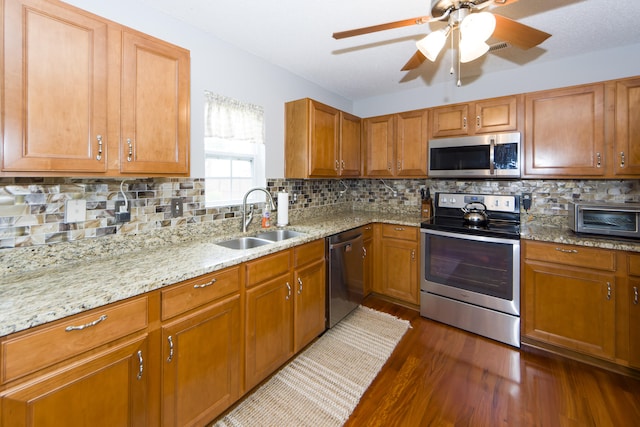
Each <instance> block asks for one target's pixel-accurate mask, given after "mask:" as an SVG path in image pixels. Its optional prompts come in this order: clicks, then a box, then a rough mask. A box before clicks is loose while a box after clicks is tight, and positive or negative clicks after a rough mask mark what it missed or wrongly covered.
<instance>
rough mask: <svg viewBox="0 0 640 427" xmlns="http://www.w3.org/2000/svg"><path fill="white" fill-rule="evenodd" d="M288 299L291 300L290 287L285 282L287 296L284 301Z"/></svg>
mask: <svg viewBox="0 0 640 427" xmlns="http://www.w3.org/2000/svg"><path fill="white" fill-rule="evenodd" d="M289 298H291V285H290V284H289V282H287V296H286V297H285V298H284V299H286V300H288V299H289Z"/></svg>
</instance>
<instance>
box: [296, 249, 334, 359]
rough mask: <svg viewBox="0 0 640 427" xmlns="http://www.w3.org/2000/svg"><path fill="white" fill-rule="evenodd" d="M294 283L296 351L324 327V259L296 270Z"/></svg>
mask: <svg viewBox="0 0 640 427" xmlns="http://www.w3.org/2000/svg"><path fill="white" fill-rule="evenodd" d="M294 285H295V286H294V288H295V304H294V311H295V314H294V323H293V328H294V351H295V352H296V353H297V352H298V351H300V350H301V349H302V348H303V347H304V346H305V345H307V344H309V343H310V342H311V341H313V340H314V339H315V338H316V337H317V336H318V335H320V334H321V333H322V332H323V331H324V329H325V298H326V289H325V263H324V260H322V261H320V262H316V263H314V264H311V265H309V266H307V267H305V268H303V269H300V270H297V271H296V272H295V274H294Z"/></svg>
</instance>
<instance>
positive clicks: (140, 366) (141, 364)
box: [137, 350, 144, 380]
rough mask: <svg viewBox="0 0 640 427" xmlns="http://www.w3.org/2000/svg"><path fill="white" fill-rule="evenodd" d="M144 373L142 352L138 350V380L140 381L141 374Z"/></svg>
mask: <svg viewBox="0 0 640 427" xmlns="http://www.w3.org/2000/svg"><path fill="white" fill-rule="evenodd" d="M143 372H144V359H143V358H142V350H138V377H137V378H138V380H141V379H142V373H143Z"/></svg>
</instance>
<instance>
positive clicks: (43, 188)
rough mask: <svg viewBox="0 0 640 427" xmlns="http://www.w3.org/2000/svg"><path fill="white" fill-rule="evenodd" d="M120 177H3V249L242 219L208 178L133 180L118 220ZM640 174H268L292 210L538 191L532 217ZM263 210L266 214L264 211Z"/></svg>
mask: <svg viewBox="0 0 640 427" xmlns="http://www.w3.org/2000/svg"><path fill="white" fill-rule="evenodd" d="M121 182H122V180H120V179H73V178H0V249H11V248H17V247H28V246H37V245H48V244H52V243H57V242H68V241H77V240H83V239H91V238H99V237H103V236H109V235H115V234H118V235H127V234H129V235H134V234H142V233H145V232H147V231H151V230H158V229H162V228H175V227H181V226H185V225H187V224H198V223H213V222H215V221H220V220H228V219H237V221H238V225H239V224H240V219H239V217H240V215H241V214H240V209H241V207H240V206H239V205H234V206H222V207H205V196H204V180H202V179H193V178H147V179H127V180H125V181H124V184H123V185H122V187H123V191H124V193H125V194H126V196H127V198H128V199H129V203H130V205H131V221H130V222H127V223H122V224H119V223H116V218H115V201H116V200H118V199H122V195H121V194H120V185H121ZM639 183H640V181H638V180H617V181H613V180H512V181H509V180H494V181H490V180H486V181H485V180H441V179H427V180H425V179H401V180H391V179H388V180H384V181H382V180H379V179H343V180H335V179H312V180H288V179H268V180H267V187H268V189H269V191H270V192H271V194H272V195H273V196H274V197H275V195H276V193H277V192H279V191H286V192H288V193H289V200H290V202H291V204H290V207H289V208H290V215H291V218H295V215H296V214H300V213H301V212H302V211H303V210H305V211H307V210H309V209H310V208H321V207H325V208H326V207H327V206H329V207H330V206H332V205H341V206H342V205H345V204H346V205H348V206H349V207H351V208H353V209H359V210H382V211H394V212H399V211H402V212H408V213H412V212H415V213H416V214H418V212H419V202H420V191H419V190H420V188H423V187H425V186H428V187H429V188H430V189H431V192H432V193H435V192H441V191H449V192H477V193H482V194H516V195H519V194H521V193H523V192H525V193H532V194H533V206H532V209H531V210H530V211H529V212H528V213H529V215H553V216H558V217H563V216H564V217H566V215H567V207H568V203H569V202H570V201H572V200H576V199H582V200H598V201H616V202H630V201H632V202H640V185H639ZM172 198H180V199H181V200H182V202H183V208H184V211H183V215H182V216H181V217H178V218H171V205H170V203H171V199H172ZM70 199H84V200H86V202H87V207H86V220H85V221H81V222H77V223H69V224H67V223H65V221H64V210H65V201H66V200H70ZM258 213H259V212H258Z"/></svg>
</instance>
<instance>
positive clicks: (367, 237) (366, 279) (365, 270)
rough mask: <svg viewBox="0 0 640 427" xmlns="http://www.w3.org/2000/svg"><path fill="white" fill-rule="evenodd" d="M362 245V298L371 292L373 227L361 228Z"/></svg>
mask: <svg viewBox="0 0 640 427" xmlns="http://www.w3.org/2000/svg"><path fill="white" fill-rule="evenodd" d="M362 238H363V240H362V245H363V247H364V261H363V265H362V282H363V285H364V296H365V297H366V296H367V295H369V294H370V293H371V292H372V290H373V277H374V276H373V274H374V273H373V266H374V253H373V246H374V244H373V242H374V239H373V225H366V226H364V227H362Z"/></svg>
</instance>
